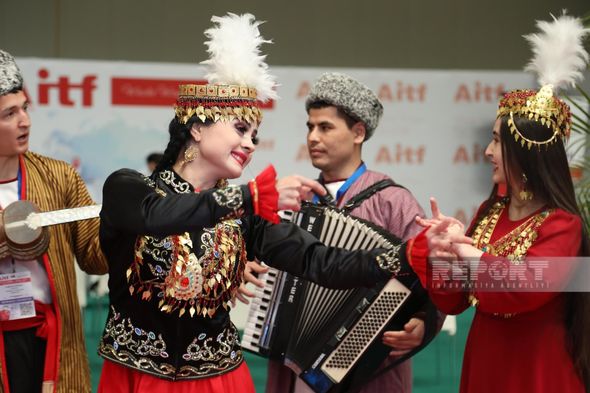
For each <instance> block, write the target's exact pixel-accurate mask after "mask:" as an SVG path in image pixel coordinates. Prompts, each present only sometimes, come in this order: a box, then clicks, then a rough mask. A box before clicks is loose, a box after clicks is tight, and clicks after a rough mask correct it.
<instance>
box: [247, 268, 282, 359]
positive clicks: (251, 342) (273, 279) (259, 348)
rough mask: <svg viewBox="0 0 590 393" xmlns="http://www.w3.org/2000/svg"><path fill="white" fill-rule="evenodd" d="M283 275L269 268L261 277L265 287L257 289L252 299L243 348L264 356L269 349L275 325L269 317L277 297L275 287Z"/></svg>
mask: <svg viewBox="0 0 590 393" xmlns="http://www.w3.org/2000/svg"><path fill="white" fill-rule="evenodd" d="M280 275H281V273H280V272H279V271H278V270H277V269H273V268H269V269H268V271H267V272H266V273H263V274H261V275H259V277H258V279H259V280H260V281H262V283H263V284H264V287H262V288H259V287H256V289H255V291H254V297H253V298H252V300H251V302H252V304H251V305H250V309H249V311H248V319H247V323H246V327H245V328H244V333H243V335H242V347H244V348H245V349H247V350H249V351H252V352H255V353H260V354H264V353H265V352H266V351H268V349H269V345H270V343H269V342H268V340H269V338H270V335H271V333H272V332H271V329H272V326H273V324H272V323H271V321H269V317H270V316H272V315H273V313H272V312H270V310H271V309H272V308H273V307H274V306H273V295H274V296H276V293H277V291H275V286H278V285H279V280H280Z"/></svg>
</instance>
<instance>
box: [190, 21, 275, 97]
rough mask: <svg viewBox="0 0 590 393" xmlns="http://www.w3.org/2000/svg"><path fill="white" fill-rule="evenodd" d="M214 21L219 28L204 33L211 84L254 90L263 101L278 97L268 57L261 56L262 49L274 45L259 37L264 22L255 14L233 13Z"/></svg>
mask: <svg viewBox="0 0 590 393" xmlns="http://www.w3.org/2000/svg"><path fill="white" fill-rule="evenodd" d="M211 21H212V22H213V23H215V24H217V26H215V27H212V28H210V29H208V30H206V31H205V36H206V37H207V38H209V41H206V42H205V45H207V48H208V49H207V52H208V53H209V60H205V61H202V62H201V64H205V65H206V66H207V67H208V72H207V74H206V75H205V77H206V78H207V80H208V81H209V83H212V84H235V85H242V86H243V85H245V86H248V87H253V88H255V89H256V90H257V92H258V99H259V100H260V101H267V100H269V99H271V98H277V93H276V91H275V90H274V87H275V86H276V82H275V78H274V76H272V75H270V74H269V73H268V65H267V64H266V63H265V62H264V60H265V58H266V56H264V55H261V54H260V48H259V46H260V45H261V44H265V43H271V42H272V41H270V40H265V39H264V38H263V37H262V36H261V35H260V31H259V30H258V26H259V25H260V24H261V23H262V22H259V21H256V20H255V18H254V15H252V14H244V15H236V14H233V13H228V15H226V16H222V17H219V16H213V17H212V18H211Z"/></svg>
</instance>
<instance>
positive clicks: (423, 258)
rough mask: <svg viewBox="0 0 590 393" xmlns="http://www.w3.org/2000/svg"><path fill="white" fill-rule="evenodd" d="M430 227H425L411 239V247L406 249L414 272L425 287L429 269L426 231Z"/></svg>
mask: <svg viewBox="0 0 590 393" xmlns="http://www.w3.org/2000/svg"><path fill="white" fill-rule="evenodd" d="M427 230H428V228H424V230H422V232H420V233H419V234H418V235H416V237H414V238H413V239H411V240H410V244H409V247H407V249H406V256H407V258H408V263H409V264H410V266H411V267H412V270H414V273H416V275H417V276H418V278H419V279H420V283H421V284H422V286H423V287H424V288H428V287H427V285H426V284H427V283H426V278H427V270H428V254H429V252H430V251H429V250H428V240H427V239H426V235H425V233H426V231H427Z"/></svg>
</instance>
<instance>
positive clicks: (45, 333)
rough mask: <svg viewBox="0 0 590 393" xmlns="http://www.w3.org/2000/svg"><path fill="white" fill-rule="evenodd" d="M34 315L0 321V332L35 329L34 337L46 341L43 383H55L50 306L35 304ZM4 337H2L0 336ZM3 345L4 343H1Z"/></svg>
mask: <svg viewBox="0 0 590 393" xmlns="http://www.w3.org/2000/svg"><path fill="white" fill-rule="evenodd" d="M35 311H36V314H37V315H35V316H34V317H31V318H23V319H16V320H13V321H0V330H2V331H3V332H10V331H15V330H24V329H29V328H34V327H36V328H37V331H36V332H35V335H36V336H37V337H40V338H43V339H45V340H46V341H47V344H46V349H45V368H44V370H43V381H44V382H47V381H48V382H53V383H55V381H56V377H57V372H56V371H57V369H56V363H55V359H56V353H57V345H56V344H57V321H56V317H55V313H54V312H53V307H52V305H51V304H43V303H40V302H35ZM2 336H3V337H4V335H2ZM3 344H4V342H3Z"/></svg>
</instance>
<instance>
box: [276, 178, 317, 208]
mask: <svg viewBox="0 0 590 393" xmlns="http://www.w3.org/2000/svg"><path fill="white" fill-rule="evenodd" d="M276 187H277V191H278V193H279V210H293V211H299V210H300V208H301V201H302V200H308V199H311V195H312V193H316V194H318V195H325V194H326V190H325V189H324V187H323V186H322V185H321V184H320V183H318V182H317V181H315V180H312V179H308V178H306V177H304V176H300V175H291V176H287V177H284V178H282V179H279V180H278V181H277V185H276Z"/></svg>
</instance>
